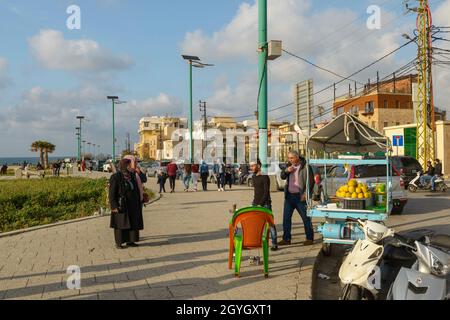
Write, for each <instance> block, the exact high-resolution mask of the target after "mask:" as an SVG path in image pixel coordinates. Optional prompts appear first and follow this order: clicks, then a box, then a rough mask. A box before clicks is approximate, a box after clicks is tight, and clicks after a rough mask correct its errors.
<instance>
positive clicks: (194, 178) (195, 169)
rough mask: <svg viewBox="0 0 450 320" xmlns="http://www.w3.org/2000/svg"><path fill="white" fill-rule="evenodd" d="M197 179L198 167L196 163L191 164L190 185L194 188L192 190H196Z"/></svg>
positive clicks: (198, 175) (198, 178)
mask: <svg viewBox="0 0 450 320" xmlns="http://www.w3.org/2000/svg"><path fill="white" fill-rule="evenodd" d="M198 180H200V167H199V165H198V164H193V165H192V186H193V188H194V192H197V190H198Z"/></svg>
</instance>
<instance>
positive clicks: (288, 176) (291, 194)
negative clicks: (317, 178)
mask: <svg viewBox="0 0 450 320" xmlns="http://www.w3.org/2000/svg"><path fill="white" fill-rule="evenodd" d="M308 170H309V177H310V179H309V183H308ZM313 176H314V173H313V170H312V168H311V166H310V165H308V164H307V162H306V159H305V158H303V157H301V156H300V154H299V153H298V152H297V151H291V152H289V164H288V166H287V168H286V170H285V171H283V172H281V179H283V180H287V182H286V186H285V190H284V195H285V200H284V211H283V231H284V232H283V240H282V241H281V242H280V243H279V244H278V245H279V246H286V245H291V241H292V233H291V232H292V215H293V214H294V210H297V212H298V213H299V214H300V216H301V218H302V220H303V224H304V227H305V233H306V241H305V242H304V243H303V245H305V246H310V245H313V244H314V229H313V225H312V221H311V218H310V217H308V215H307V193H306V192H309V195H311V193H312V191H313V189H314V179H312V177H313Z"/></svg>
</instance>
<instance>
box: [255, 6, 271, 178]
mask: <svg viewBox="0 0 450 320" xmlns="http://www.w3.org/2000/svg"><path fill="white" fill-rule="evenodd" d="M258 21H259V37H258V52H259V53H258V56H259V67H258V69H259V70H258V71H259V81H258V83H259V84H260V88H259V89H258V90H259V95H258V126H259V152H258V153H259V159H260V160H261V162H262V167H263V168H262V169H263V172H264V173H267V146H268V142H269V135H268V121H267V118H268V111H267V0H258Z"/></svg>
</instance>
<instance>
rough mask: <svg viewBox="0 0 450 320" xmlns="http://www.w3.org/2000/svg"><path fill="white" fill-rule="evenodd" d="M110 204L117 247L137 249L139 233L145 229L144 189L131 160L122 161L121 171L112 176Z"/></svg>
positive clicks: (120, 164)
mask: <svg viewBox="0 0 450 320" xmlns="http://www.w3.org/2000/svg"><path fill="white" fill-rule="evenodd" d="M133 158H134V157H133ZM109 202H110V205H111V212H112V214H111V228H113V229H114V236H115V241H116V247H117V248H118V249H124V246H123V245H124V244H126V245H127V246H130V247H137V246H138V245H137V244H136V243H137V242H139V231H141V230H143V229H144V221H143V217H142V204H143V187H142V182H141V180H140V177H139V175H138V174H137V172H135V171H134V168H133V164H132V160H130V159H129V158H124V159H123V160H121V161H120V163H119V171H118V172H117V173H115V174H114V175H112V176H111V179H110V182H109Z"/></svg>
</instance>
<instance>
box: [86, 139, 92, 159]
mask: <svg viewBox="0 0 450 320" xmlns="http://www.w3.org/2000/svg"><path fill="white" fill-rule="evenodd" d="M87 145H88V150H89V153H88V154H89V156H91V145H92V143H91V142H88V143H87Z"/></svg>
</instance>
